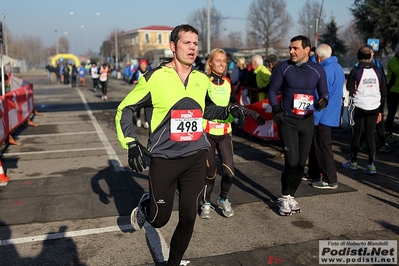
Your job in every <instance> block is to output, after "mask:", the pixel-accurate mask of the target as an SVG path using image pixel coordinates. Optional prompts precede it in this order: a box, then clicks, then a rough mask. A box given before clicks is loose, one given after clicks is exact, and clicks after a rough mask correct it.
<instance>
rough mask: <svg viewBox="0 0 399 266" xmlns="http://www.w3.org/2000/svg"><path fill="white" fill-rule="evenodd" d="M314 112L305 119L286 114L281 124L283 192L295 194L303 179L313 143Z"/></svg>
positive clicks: (283, 193)
mask: <svg viewBox="0 0 399 266" xmlns="http://www.w3.org/2000/svg"><path fill="white" fill-rule="evenodd" d="M313 123H314V117H313V114H312V115H310V116H309V117H306V118H304V119H299V118H295V117H290V116H285V117H284V122H283V124H281V125H280V126H279V128H278V129H279V134H280V139H281V143H282V145H283V150H284V160H285V162H284V168H283V172H282V175H281V187H282V188H281V194H282V195H291V196H295V192H296V190H297V189H298V187H299V185H300V184H301V181H302V176H303V174H304V170H305V164H306V160H307V158H308V155H309V151H310V147H311V145H312V138H313V130H314V125H313Z"/></svg>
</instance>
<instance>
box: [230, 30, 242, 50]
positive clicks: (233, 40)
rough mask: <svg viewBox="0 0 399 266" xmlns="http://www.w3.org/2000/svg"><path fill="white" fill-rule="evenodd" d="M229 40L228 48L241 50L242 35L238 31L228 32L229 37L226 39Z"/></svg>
mask: <svg viewBox="0 0 399 266" xmlns="http://www.w3.org/2000/svg"><path fill="white" fill-rule="evenodd" d="M227 38H228V40H229V44H228V46H229V47H231V48H237V49H239V48H242V46H243V42H242V34H241V32H239V31H234V32H230V34H229V36H228V37H227Z"/></svg>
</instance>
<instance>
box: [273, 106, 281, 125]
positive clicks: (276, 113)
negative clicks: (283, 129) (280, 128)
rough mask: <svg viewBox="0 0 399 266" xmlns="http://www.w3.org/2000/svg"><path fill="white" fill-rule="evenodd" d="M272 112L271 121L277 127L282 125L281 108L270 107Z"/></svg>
mask: <svg viewBox="0 0 399 266" xmlns="http://www.w3.org/2000/svg"><path fill="white" fill-rule="evenodd" d="M272 110H273V121H274V122H275V123H276V124H277V125H281V124H283V123H284V112H283V110H281V107H280V106H278V105H275V106H273V107H272Z"/></svg>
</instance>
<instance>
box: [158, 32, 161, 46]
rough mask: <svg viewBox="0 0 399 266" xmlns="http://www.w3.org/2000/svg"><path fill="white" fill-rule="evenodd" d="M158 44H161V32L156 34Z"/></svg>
mask: <svg viewBox="0 0 399 266" xmlns="http://www.w3.org/2000/svg"><path fill="white" fill-rule="evenodd" d="M158 44H162V34H161V33H159V34H158Z"/></svg>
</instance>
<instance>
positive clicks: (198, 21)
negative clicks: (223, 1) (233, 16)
mask: <svg viewBox="0 0 399 266" xmlns="http://www.w3.org/2000/svg"><path fill="white" fill-rule="evenodd" d="M187 21H188V23H189V24H190V25H192V26H193V27H194V28H196V29H197V30H198V37H199V40H200V50H201V51H202V52H205V51H206V50H207V46H208V44H207V42H208V40H207V35H208V26H207V25H208V23H207V21H208V10H207V8H205V7H204V8H202V9H198V10H196V11H194V12H192V14H191V15H190V16H189V17H188V19H187ZM222 21H223V17H222V15H221V13H220V12H219V11H218V10H216V9H215V8H214V7H212V8H211V9H210V33H211V34H210V35H211V47H215V43H216V42H219V36H220V27H221V24H222Z"/></svg>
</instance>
